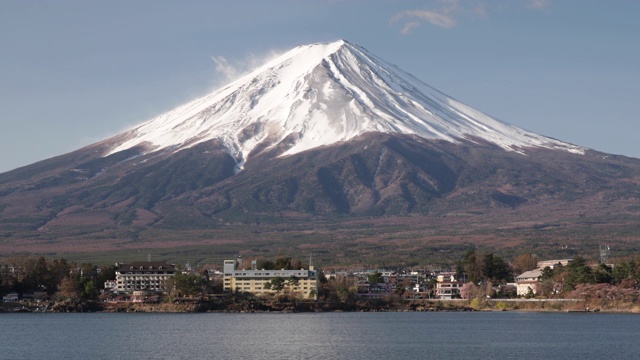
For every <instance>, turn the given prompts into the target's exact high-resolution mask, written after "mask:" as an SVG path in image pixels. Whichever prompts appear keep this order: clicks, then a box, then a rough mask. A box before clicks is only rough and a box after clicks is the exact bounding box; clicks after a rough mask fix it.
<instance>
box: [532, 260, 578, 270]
mask: <svg viewBox="0 0 640 360" xmlns="http://www.w3.org/2000/svg"><path fill="white" fill-rule="evenodd" d="M571 261H573V259H559V260H541V261H538V267H537V269H544V268H545V267H547V266H548V267H550V268H551V269H553V267H554V266H557V265H562V266H567V265H569V263H570V262H571Z"/></svg>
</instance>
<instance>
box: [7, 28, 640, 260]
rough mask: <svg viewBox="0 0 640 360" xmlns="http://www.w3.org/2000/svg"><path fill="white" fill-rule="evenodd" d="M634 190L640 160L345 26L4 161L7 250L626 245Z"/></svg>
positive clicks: (638, 189)
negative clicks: (450, 91) (498, 108)
mask: <svg viewBox="0 0 640 360" xmlns="http://www.w3.org/2000/svg"><path fill="white" fill-rule="evenodd" d="M639 200H640V161H639V160H637V159H632V158H627V157H624V156H616V155H610V154H604V153H600V152H597V151H594V150H591V149H588V148H585V147H581V146H578V145H573V144H569V143H566V142H562V141H560V140H556V139H553V138H549V137H546V136H542V135H538V134H535V133H532V132H529V131H526V130H523V129H520V128H518V127H515V126H513V125H509V124H507V123H504V122H501V121H499V120H496V119H494V118H492V117H490V116H488V115H486V114H483V113H482V112H480V111H478V110H475V109H473V108H472V107H470V106H467V105H465V104H463V103H462V102H460V101H457V100H455V99H453V98H451V97H449V96H447V95H445V94H443V93H441V92H439V91H437V90H436V89H433V88H431V87H430V86H428V85H426V84H425V83H423V82H422V81H420V80H418V79H416V78H415V77H413V76H412V75H410V74H408V73H406V72H404V71H402V70H401V69H399V68H398V67H396V66H394V65H392V64H389V63H387V62H386V61H384V60H382V59H380V58H378V57H376V56H375V55H373V54H371V53H370V52H368V51H367V50H366V49H364V48H363V47H360V46H358V45H356V44H352V43H349V42H347V41H344V40H340V41H336V42H331V43H320V44H312V45H305V46H299V47H296V48H294V49H292V50H290V51H288V52H286V53H284V54H282V55H280V56H278V57H277V58H274V59H273V60H271V61H269V62H268V63H266V64H264V65H263V66H261V67H259V68H258V69H256V70H254V71H252V72H251V73H249V74H247V75H245V76H243V77H241V78H239V79H237V80H235V81H233V82H231V83H230V84H228V85H226V86H224V87H222V88H220V89H218V90H216V91H214V92H212V93H211V94H208V95H205V96H203V97H201V98H199V99H196V100H193V101H191V102H189V103H187V104H185V105H182V106H180V107H178V108H176V109H174V110H172V111H169V112H167V113H165V114H162V115H160V116H158V117H156V118H154V119H151V120H150V121H148V122H146V123H144V124H142V125H139V126H137V127H135V128H133V129H131V130H128V131H125V132H123V133H121V134H119V135H116V136H114V137H111V138H109V139H106V140H104V141H101V142H98V143H96V144H93V145H90V146H87V147H85V148H82V149H79V150H77V151H74V152H71V153H69V154H65V155H61V156H58V157H55V158H51V159H46V160H43V161H40V162H38V163H35V164H32V165H29V166H25V167H23V168H19V169H15V170H13V171H10V172H6V173H3V174H0V220H1V221H0V235H1V236H2V237H0V254H2V253H7V254H11V253H15V252H50V251H53V250H52V249H57V251H66V252H97V251H118V250H126V249H132V248H137V249H140V248H150V249H159V248H163V249H166V248H174V249H181V248H183V247H185V246H187V247H188V246H193V247H194V248H199V246H202V245H203V244H214V243H215V244H218V245H219V244H237V246H238V248H241V247H246V246H249V245H248V244H250V246H252V247H254V248H255V247H256V246H258V247H260V246H266V247H269V246H273V244H274V242H278V241H280V240H275V239H274V238H279V239H302V240H296V241H294V242H295V243H296V244H298V245H297V246H299V248H298V250H299V251H302V250H301V249H303V248H304V249H314V248H316V247H320V248H321V249H324V250H326V249H327V248H329V249H331V248H332V246H335V248H334V250H326V251H327V254H331V256H334V255H335V254H336V252H340V251H343V246H344V244H346V243H350V244H353V243H359V244H362V243H365V244H371V243H379V242H392V243H393V244H395V245H393V246H394V249H396V250H397V249H398V247H399V246H400V247H402V246H401V245H398V243H397V241H398V239H414V241H413V242H411V241H409V242H408V243H410V244H413V245H411V246H409V245H407V246H408V249H409V248H414V247H415V246H416V245H415V244H426V243H430V242H431V241H435V239H437V241H438V243H440V244H460V243H464V244H467V245H468V246H471V245H469V244H472V245H473V246H476V245H477V244H485V245H486V244H491V246H498V247H500V246H514V245H518V244H520V245H521V246H530V247H536V248H537V249H538V247H539V246H540V242H542V243H544V244H548V243H550V241H551V240H550V239H552V238H553V239H556V240H557V239H558V238H559V237H560V238H561V239H563V241H565V242H570V243H576V244H579V243H583V242H584V239H585V238H589V239H591V240H593V241H599V240H601V239H603V238H606V237H608V236H609V235H610V233H611V232H610V231H611V228H612V227H614V228H615V229H617V230H616V231H619V232H620V233H621V234H624V236H622V237H621V239H620V241H622V242H625V243H626V242H628V241H630V238H632V237H633V236H635V233H636V226H637V225H635V224H637V223H638V222H637V221H636V220H637V219H638V217H639V216H640V206H639V205H640V203H639ZM593 224H597V225H593ZM355 229H360V230H359V231H356V230H355ZM371 229H375V230H374V231H373V232H372V230H371ZM540 229H544V231H539V230H540ZM265 234H266V235H265ZM310 234H311V235H310ZM576 234H577V235H576ZM585 234H588V235H585ZM265 236H266V237H268V238H270V240H265ZM504 237H508V238H509V241H508V242H500V241H497V240H496V239H499V238H504ZM578 238H579V239H580V240H576V239H578ZM3 239H4V240H3ZM256 244H259V245H256ZM330 244H334V245H330ZM474 244H475V245H474ZM290 245H291V244H290V243H287V245H286V247H285V248H288V247H290ZM225 246H231V245H225ZM389 246H390V245H389ZM452 246H453V245H452ZM549 246H551V245H549ZM554 246H555V245H554ZM563 246H565V247H564V249H567V248H568V247H567V246H566V245H563ZM232 247H233V246H232ZM365 248H368V247H367V246H365ZM569 248H570V247H569ZM269 249H272V248H271V247H269ZM276 249H280V248H278V247H276ZM384 249H385V250H384V251H385V252H388V250H389V248H384ZM554 249H555V248H554V247H553V246H551V247H550V249H549V251H550V252H553V251H556V250H557V249H556V250H554ZM559 249H560V248H559ZM176 251H177V250H176ZM233 251H236V249H235V248H234V250H233ZM407 251H408V250H407ZM538 251H539V249H538ZM558 251H560V250H558ZM563 251H564V250H563ZM327 256H329V255H327Z"/></svg>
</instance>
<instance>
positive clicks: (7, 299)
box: [2, 291, 20, 302]
mask: <svg viewBox="0 0 640 360" xmlns="http://www.w3.org/2000/svg"><path fill="white" fill-rule="evenodd" d="M19 299H20V295H18V293H17V292H15V291H14V292H11V293H8V294H7V295H5V296H3V297H2V301H3V302H16V301H18V300H19Z"/></svg>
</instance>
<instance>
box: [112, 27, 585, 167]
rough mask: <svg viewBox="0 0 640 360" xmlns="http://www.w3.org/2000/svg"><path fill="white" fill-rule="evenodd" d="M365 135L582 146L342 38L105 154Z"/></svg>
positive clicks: (245, 80) (300, 50)
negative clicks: (480, 105)
mask: <svg viewBox="0 0 640 360" xmlns="http://www.w3.org/2000/svg"><path fill="white" fill-rule="evenodd" d="M367 132H382V133H400V134H410V135H415V136H418V137H422V138H426V139H441V140H446V141H450V142H458V141H460V140H462V139H466V140H471V141H477V140H484V141H487V142H489V143H493V144H495V145H498V146H499V147H501V148H503V149H505V150H507V151H516V152H524V151H525V149H526V148H528V147H538V148H540V147H541V148H549V149H559V150H563V151H568V152H572V153H583V152H584V148H582V147H579V146H574V145H571V144H568V143H564V142H561V141H558V140H555V139H551V138H548V137H544V136H541V135H538V134H534V133H531V132H528V131H525V130H523V129H520V128H518V127H515V126H512V125H508V124H505V123H503V122H500V121H498V120H496V119H493V118H491V117H490V116H487V115H485V114H483V113H481V112H480V111H478V110H475V109H473V108H471V107H470V106H467V105H465V104H463V103H461V102H458V101H456V100H454V99H453V98H451V97H448V96H446V95H444V94H442V93H440V92H439V91H437V90H435V89H433V88H431V87H429V86H428V85H426V84H425V83H423V82H422V81H420V80H418V79H416V78H415V77H413V76H411V75H410V74H407V73H406V72H404V71H402V70H400V69H399V68H397V67H396V66H394V65H391V64H389V63H387V62H385V61H383V60H382V59H380V58H378V57H376V56H374V55H372V54H371V53H369V52H368V51H367V50H365V49H364V48H362V47H360V46H358V45H355V44H352V43H349V42H347V41H344V40H340V41H336V42H331V43H319V44H312V45H305V46H299V47H296V48H294V49H292V50H290V51H288V52H286V53H285V54H283V55H281V56H279V57H277V58H275V59H274V60H272V61H270V62H268V63H267V64H265V65H264V66H262V67H260V68H258V69H257V70H255V71H253V72H251V73H250V74H248V75H246V76H244V77H242V78H240V79H238V80H236V81H234V82H232V83H231V84H229V85H227V86H225V87H223V88H222V89H219V90H217V91H215V92H213V93H211V94H209V95H207V96H204V97H202V98H200V99H197V100H194V101H192V102H190V103H188V104H185V105H183V106H180V107H178V108H177V109H175V110H172V111H169V112H167V113H165V114H162V115H160V116H158V117H157V118H155V119H153V120H151V121H149V122H147V123H145V124H143V125H141V126H139V127H137V128H135V129H133V130H130V131H129V132H127V133H126V134H124V139H125V141H122V142H120V143H117V144H116V145H115V146H113V147H112V148H111V150H110V152H109V153H108V154H113V153H116V152H118V151H122V150H125V149H129V148H132V147H134V146H138V145H145V146H146V147H147V151H148V152H151V151H157V150H162V149H170V150H171V151H179V150H181V149H184V148H188V147H192V146H194V145H196V144H199V143H202V142H205V141H209V140H213V139H218V140H220V141H222V143H223V144H224V146H225V147H226V148H227V150H228V152H229V154H230V155H231V156H232V157H233V158H234V159H235V160H236V161H237V163H238V169H241V168H242V167H243V165H244V163H245V162H246V161H247V159H248V158H249V156H250V154H251V152H252V151H253V150H254V149H257V148H259V149H261V150H265V149H269V148H271V147H273V146H275V145H278V144H279V145H280V147H281V148H282V147H283V145H284V151H283V152H281V155H291V154H296V153H299V152H301V151H305V150H309V149H313V148H316V147H319V146H323V145H331V144H334V143H337V142H340V141H346V140H350V139H353V138H355V137H357V136H359V135H362V134H364V133H367Z"/></svg>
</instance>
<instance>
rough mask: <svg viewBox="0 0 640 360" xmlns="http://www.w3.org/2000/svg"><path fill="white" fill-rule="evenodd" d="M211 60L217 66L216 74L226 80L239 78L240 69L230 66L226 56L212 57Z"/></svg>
mask: <svg viewBox="0 0 640 360" xmlns="http://www.w3.org/2000/svg"><path fill="white" fill-rule="evenodd" d="M211 60H213V62H214V63H215V64H216V72H217V73H218V74H221V75H222V76H223V77H224V80H226V81H229V80H233V79H235V78H236V77H237V76H238V73H239V71H238V69H236V68H235V67H234V66H233V65H231V64H229V62H228V61H227V59H225V58H224V56H212V57H211Z"/></svg>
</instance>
